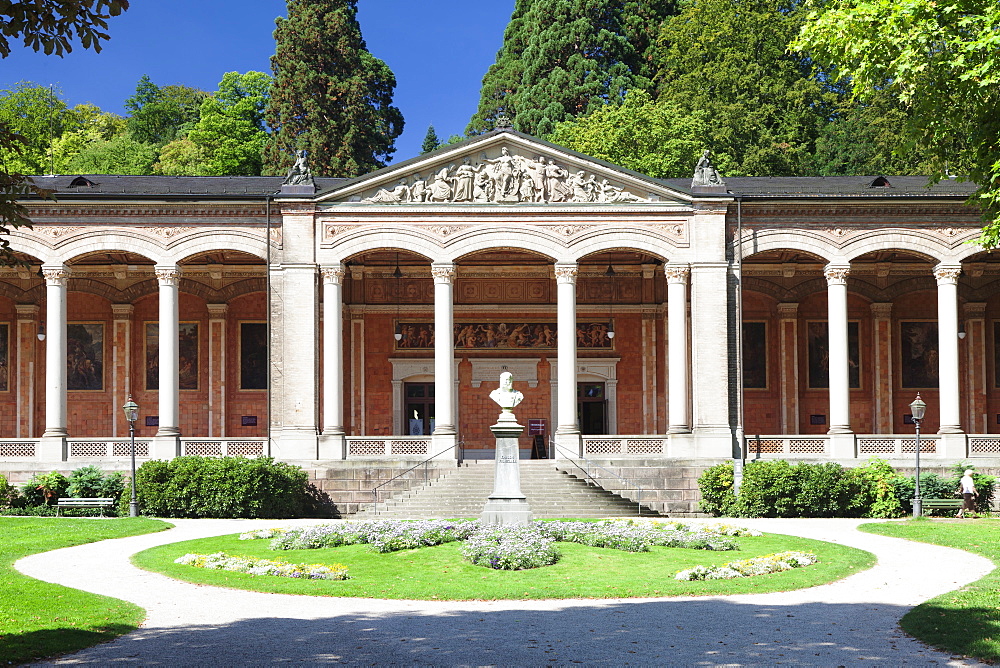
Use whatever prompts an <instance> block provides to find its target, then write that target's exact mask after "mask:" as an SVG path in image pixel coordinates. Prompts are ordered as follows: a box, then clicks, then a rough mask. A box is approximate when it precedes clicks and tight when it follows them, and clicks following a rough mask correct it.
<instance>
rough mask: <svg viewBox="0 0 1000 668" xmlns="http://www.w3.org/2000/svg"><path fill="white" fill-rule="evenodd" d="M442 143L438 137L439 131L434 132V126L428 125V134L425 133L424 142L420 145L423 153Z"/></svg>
mask: <svg viewBox="0 0 1000 668" xmlns="http://www.w3.org/2000/svg"><path fill="white" fill-rule="evenodd" d="M440 145H441V140H440V139H438V136H437V133H436V132H434V126H433V125H428V126H427V134H425V135H424V143H423V144H421V145H420V152H421V153H430V152H431V151H433V150H434V149H436V148H437V147H438V146H440Z"/></svg>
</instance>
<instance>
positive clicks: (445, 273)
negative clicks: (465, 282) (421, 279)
mask: <svg viewBox="0 0 1000 668" xmlns="http://www.w3.org/2000/svg"><path fill="white" fill-rule="evenodd" d="M431 276H432V277H433V278H434V282H435V283H442V284H448V285H451V284H452V283H453V282H454V281H455V265H431Z"/></svg>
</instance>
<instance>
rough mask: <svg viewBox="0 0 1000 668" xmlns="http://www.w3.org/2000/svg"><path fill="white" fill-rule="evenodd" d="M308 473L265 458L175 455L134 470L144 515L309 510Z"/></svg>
mask: <svg viewBox="0 0 1000 668" xmlns="http://www.w3.org/2000/svg"><path fill="white" fill-rule="evenodd" d="M308 483H309V476H308V474H306V472H305V471H303V470H302V469H300V468H299V467H297V466H293V465H291V464H286V463H285V462H276V461H274V460H273V459H271V458H270V457H261V458H258V459H250V458H247V457H198V456H186V457H177V458H175V459H171V460H169V461H155V460H154V461H149V462H145V463H144V464H143V465H142V466H141V467H139V470H138V471H136V488H137V491H136V494H137V498H138V501H139V508H140V510H141V512H142V514H144V515H154V516H157V517H220V518H237V517H242V518H251V517H260V518H274V519H277V518H286V517H301V516H302V515H304V514H305V513H306V511H307V509H308V500H309V495H308V491H307V487H308Z"/></svg>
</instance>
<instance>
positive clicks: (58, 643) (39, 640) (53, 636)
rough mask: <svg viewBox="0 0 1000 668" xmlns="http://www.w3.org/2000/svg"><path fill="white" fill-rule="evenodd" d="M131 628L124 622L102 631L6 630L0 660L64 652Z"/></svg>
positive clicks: (19, 660) (0, 638)
mask: <svg viewBox="0 0 1000 668" xmlns="http://www.w3.org/2000/svg"><path fill="white" fill-rule="evenodd" d="M134 630H135V627H134V626H131V625H128V624H110V625H108V626H107V627H105V630H104V631H87V630H84V629H74V628H72V627H69V628H66V627H63V628H55V629H41V630H38V631H28V632H26V633H6V634H3V635H0V661H2V662H3V663H14V664H20V663H24V662H26V661H30V660H32V659H37V658H39V657H52V656H57V655H60V654H68V653H70V652H76V651H78V650H80V649H82V648H85V647H91V646H93V645H97V644H98V643H104V642H107V641H109V640H114V639H115V638H117V637H118V636H121V635H124V634H126V633H130V632H132V631H134Z"/></svg>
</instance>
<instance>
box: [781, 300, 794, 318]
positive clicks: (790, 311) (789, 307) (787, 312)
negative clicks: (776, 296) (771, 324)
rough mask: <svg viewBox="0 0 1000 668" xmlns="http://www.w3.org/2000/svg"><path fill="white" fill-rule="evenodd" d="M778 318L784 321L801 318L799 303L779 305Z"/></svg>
mask: <svg viewBox="0 0 1000 668" xmlns="http://www.w3.org/2000/svg"><path fill="white" fill-rule="evenodd" d="M778 317H779V318H781V319H782V320H793V319H795V318H797V317H799V303H798V302H784V303H781V304H778Z"/></svg>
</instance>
